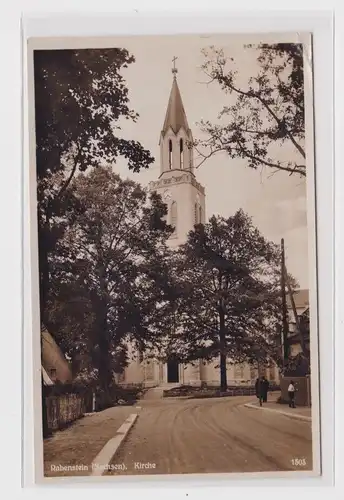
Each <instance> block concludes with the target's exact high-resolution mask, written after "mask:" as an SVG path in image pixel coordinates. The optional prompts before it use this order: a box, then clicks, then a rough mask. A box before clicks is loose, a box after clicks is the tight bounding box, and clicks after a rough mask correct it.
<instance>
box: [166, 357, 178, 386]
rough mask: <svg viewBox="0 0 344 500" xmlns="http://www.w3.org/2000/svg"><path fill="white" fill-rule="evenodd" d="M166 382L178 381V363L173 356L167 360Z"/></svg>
mask: <svg viewBox="0 0 344 500" xmlns="http://www.w3.org/2000/svg"><path fill="white" fill-rule="evenodd" d="M167 382H169V383H171V382H174V383H175V382H179V363H178V359H177V358H175V357H174V356H173V357H171V358H170V359H169V360H168V361H167Z"/></svg>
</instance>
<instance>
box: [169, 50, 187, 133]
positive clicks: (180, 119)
mask: <svg viewBox="0 0 344 500" xmlns="http://www.w3.org/2000/svg"><path fill="white" fill-rule="evenodd" d="M176 59H177V58H176V57H174V58H173V59H172V61H173V68H172V73H173V83H172V89H171V93H170V98H169V101H168V106H167V111H166V117H165V121H164V125H163V128H162V134H163V135H164V134H165V133H166V132H167V130H168V129H169V128H170V127H171V129H172V130H173V132H174V133H175V134H177V133H178V131H179V130H180V129H181V128H184V129H185V131H186V132H188V130H189V125H188V121H187V119H186V114H185V110H184V106H183V101H182V97H181V95H180V91H179V87H178V83H177V72H178V70H177V68H176V65H175V61H176Z"/></svg>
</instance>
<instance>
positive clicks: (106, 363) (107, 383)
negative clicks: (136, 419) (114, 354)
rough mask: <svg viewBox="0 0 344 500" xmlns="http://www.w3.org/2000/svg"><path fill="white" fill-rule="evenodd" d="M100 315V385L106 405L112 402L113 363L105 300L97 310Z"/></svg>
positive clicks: (98, 331)
mask: <svg viewBox="0 0 344 500" xmlns="http://www.w3.org/2000/svg"><path fill="white" fill-rule="evenodd" d="M97 316H98V321H97V323H98V329H97V333H98V335H97V337H98V338H97V339H96V342H97V340H98V346H99V357H98V374H99V383H100V387H101V389H102V390H103V392H104V399H105V400H104V404H105V406H110V405H111V403H112V397H111V393H110V392H111V391H110V388H111V384H112V381H113V380H112V378H113V376H112V364H111V354H110V341H109V334H108V325H107V305H106V304H105V303H104V301H103V300H101V301H100V303H99V309H98V311H97Z"/></svg>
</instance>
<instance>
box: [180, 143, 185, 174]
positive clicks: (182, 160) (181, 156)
mask: <svg viewBox="0 0 344 500" xmlns="http://www.w3.org/2000/svg"><path fill="white" fill-rule="evenodd" d="M179 155H180V168H181V169H183V168H184V153H183V139H180V141H179Z"/></svg>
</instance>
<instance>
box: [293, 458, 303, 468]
mask: <svg viewBox="0 0 344 500" xmlns="http://www.w3.org/2000/svg"><path fill="white" fill-rule="evenodd" d="M291 463H292V465H295V466H296V467H304V466H305V465H307V462H306V459H305V458H292V459H291Z"/></svg>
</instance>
